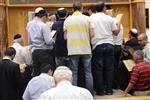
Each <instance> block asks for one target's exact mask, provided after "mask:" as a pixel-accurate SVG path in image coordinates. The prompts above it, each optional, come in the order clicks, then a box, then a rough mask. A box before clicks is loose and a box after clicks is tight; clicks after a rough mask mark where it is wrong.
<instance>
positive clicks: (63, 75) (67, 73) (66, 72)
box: [53, 66, 72, 82]
mask: <svg viewBox="0 0 150 100" xmlns="http://www.w3.org/2000/svg"><path fill="white" fill-rule="evenodd" d="M53 76H54V79H55V81H56V82H60V81H63V80H67V81H70V82H71V81H72V71H71V70H70V69H69V68H68V67H66V66H59V67H57V68H56V70H55V72H54V74H53Z"/></svg>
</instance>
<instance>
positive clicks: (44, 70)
mask: <svg viewBox="0 0 150 100" xmlns="http://www.w3.org/2000/svg"><path fill="white" fill-rule="evenodd" d="M49 70H52V71H53V70H54V68H53V67H52V66H51V65H50V64H47V63H43V64H42V65H41V73H48V71H49Z"/></svg>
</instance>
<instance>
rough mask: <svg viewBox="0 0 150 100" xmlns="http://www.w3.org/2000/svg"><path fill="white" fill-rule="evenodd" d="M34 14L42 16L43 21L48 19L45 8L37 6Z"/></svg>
mask: <svg viewBox="0 0 150 100" xmlns="http://www.w3.org/2000/svg"><path fill="white" fill-rule="evenodd" d="M35 16H36V17H39V18H42V20H43V22H46V21H47V19H48V14H47V12H46V10H45V9H43V8H41V7H38V8H36V9H35Z"/></svg>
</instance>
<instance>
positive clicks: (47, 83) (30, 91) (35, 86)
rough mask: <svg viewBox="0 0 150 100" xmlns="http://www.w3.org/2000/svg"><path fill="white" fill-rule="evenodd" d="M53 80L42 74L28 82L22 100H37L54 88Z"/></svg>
mask: <svg viewBox="0 0 150 100" xmlns="http://www.w3.org/2000/svg"><path fill="white" fill-rule="evenodd" d="M54 85H55V84H54V78H53V77H52V76H50V75H48V74H46V73H42V74H40V75H39V76H36V77H34V78H32V79H31V80H30V82H29V83H28V85H27V87H26V90H25V92H24V94H23V100H38V98H39V96H40V95H41V94H42V93H43V92H45V91H46V90H48V89H51V88H52V87H54Z"/></svg>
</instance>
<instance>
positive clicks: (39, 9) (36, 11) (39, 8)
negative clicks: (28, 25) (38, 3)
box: [35, 7, 44, 13]
mask: <svg viewBox="0 0 150 100" xmlns="http://www.w3.org/2000/svg"><path fill="white" fill-rule="evenodd" d="M41 10H44V9H43V8H42V7H38V8H36V9H35V13H39V11H41Z"/></svg>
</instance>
